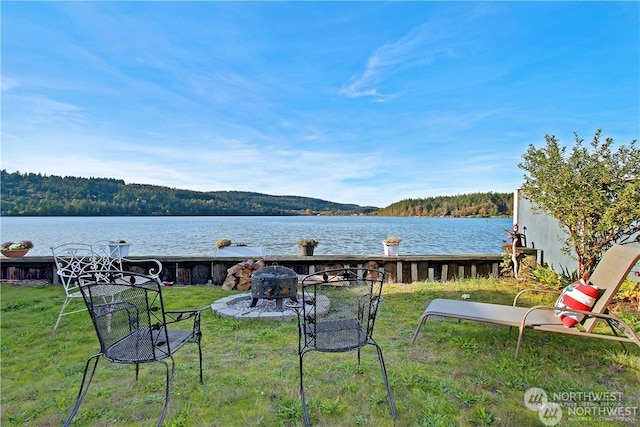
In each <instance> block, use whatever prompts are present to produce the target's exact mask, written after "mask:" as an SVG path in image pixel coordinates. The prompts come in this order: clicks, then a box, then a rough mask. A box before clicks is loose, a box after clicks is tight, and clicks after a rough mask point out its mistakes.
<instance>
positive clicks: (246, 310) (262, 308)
mask: <svg viewBox="0 0 640 427" xmlns="http://www.w3.org/2000/svg"><path fill="white" fill-rule="evenodd" d="M298 298H299V299H302V294H298ZM251 299H252V297H251V294H250V293H248V294H236V295H231V296H229V297H225V298H221V299H219V300H217V301H215V302H214V303H213V304H211V310H213V312H214V313H218V314H219V315H220V316H222V317H233V318H234V319H236V320H253V319H260V320H292V319H296V318H297V317H298V315H297V314H296V312H295V311H294V310H292V309H290V308H287V307H286V306H285V307H283V308H284V309H283V310H282V311H278V310H276V301H275V300H268V299H263V298H262V299H259V300H258V303H257V304H256V306H255V307H249V305H250V304H251ZM288 300H289V299H288V298H287V299H286V300H285V301H284V302H285V304H286V302H287V301H288Z"/></svg>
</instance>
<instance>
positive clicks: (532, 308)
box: [520, 305, 640, 345]
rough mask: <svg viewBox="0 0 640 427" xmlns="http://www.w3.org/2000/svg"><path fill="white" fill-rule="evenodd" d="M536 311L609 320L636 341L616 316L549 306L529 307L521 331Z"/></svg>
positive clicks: (634, 336) (635, 337) (630, 331)
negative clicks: (567, 313)
mask: <svg viewBox="0 0 640 427" xmlns="http://www.w3.org/2000/svg"><path fill="white" fill-rule="evenodd" d="M536 310H547V311H549V310H553V311H556V310H560V311H563V312H570V313H580V314H584V315H585V316H588V317H595V318H597V319H605V320H611V321H612V322H614V323H615V327H616V328H617V329H618V330H619V331H620V332H622V333H623V334H625V335H626V336H627V337H628V338H631V339H633V340H635V341H638V335H637V334H636V333H635V331H634V330H633V328H632V327H631V326H629V325H628V324H627V323H625V322H624V321H623V320H622V319H620V318H619V317H618V316H614V315H613V314H605V313H594V312H593V311H585V310H577V309H574V308H568V307H555V306H550V305H536V306H534V307H531V308H530V309H529V310H527V312H526V313H525V315H524V316H523V317H522V323H520V329H521V330H522V329H523V328H525V327H526V326H527V317H528V316H529V315H530V314H531V313H533V312H534V311H536ZM584 320H586V318H585V319H583V321H582V322H580V323H578V325H582V323H583V322H584ZM583 329H584V328H583ZM583 332H584V331H583ZM639 345H640V344H639Z"/></svg>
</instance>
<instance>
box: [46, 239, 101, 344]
mask: <svg viewBox="0 0 640 427" xmlns="http://www.w3.org/2000/svg"><path fill="white" fill-rule="evenodd" d="M51 252H53V260H54V262H55V264H56V273H57V274H58V277H59V278H60V282H61V283H62V287H63V288H64V293H65V300H64V302H63V303H62V308H61V309H60V313H59V314H58V319H57V320H56V324H55V325H54V327H53V330H54V331H55V330H56V329H57V328H58V325H59V324H60V319H61V318H62V316H67V315H69V314H73V313H79V312H81V311H85V310H86V308H85V307H84V306H83V307H82V308H80V309H76V310H73V311H66V309H67V307H68V305H69V304H70V303H71V301H72V300H73V299H74V298H82V294H81V293H80V288H79V283H78V277H79V276H80V275H83V274H85V273H87V272H88V271H92V270H97V268H96V262H95V253H94V251H93V247H92V246H91V245H89V244H84V243H65V244H63V245H60V246H56V247H53V248H51Z"/></svg>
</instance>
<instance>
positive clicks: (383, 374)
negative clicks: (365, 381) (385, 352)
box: [373, 343, 398, 419]
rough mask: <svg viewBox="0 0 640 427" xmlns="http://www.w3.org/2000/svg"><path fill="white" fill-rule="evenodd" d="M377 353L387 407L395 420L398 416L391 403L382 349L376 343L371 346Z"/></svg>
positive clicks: (392, 402) (391, 398)
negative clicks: (387, 400)
mask: <svg viewBox="0 0 640 427" xmlns="http://www.w3.org/2000/svg"><path fill="white" fill-rule="evenodd" d="M373 345H374V346H375V347H376V350H377V351H378V361H379V362H380V368H381V369H382V376H383V377H384V384H385V386H386V387H387V397H388V398H389V407H390V408H391V416H392V417H393V418H394V419H395V418H396V417H397V416H398V413H397V412H396V404H395V402H394V401H393V395H392V394H391V386H389V377H388V376H387V368H386V367H385V364H384V357H383V356H382V349H381V348H380V346H379V345H378V344H377V343H374V344H373Z"/></svg>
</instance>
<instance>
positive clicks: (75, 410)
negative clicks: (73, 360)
mask: <svg viewBox="0 0 640 427" xmlns="http://www.w3.org/2000/svg"><path fill="white" fill-rule="evenodd" d="M91 360H94V363H93V368H92V369H91V374H90V375H89V380H88V381H87V372H88V371H89V364H90V363H91ZM99 360H100V354H96V355H93V356H91V357H90V358H89V359H88V360H87V363H86V365H85V367H84V374H83V375H82V382H81V383H80V390H79V391H78V397H77V398H76V403H75V404H74V405H73V409H72V410H71V413H70V414H69V417H68V418H67V421H65V423H64V427H67V426H69V425H70V424H71V420H72V419H73V417H75V416H76V414H77V413H78V409H79V408H80V404H81V403H82V401H83V400H84V397H85V395H86V394H87V390H89V385H91V380H92V379H93V374H95V373H96V368H97V367H98V361H99ZM85 384H86V385H85Z"/></svg>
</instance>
